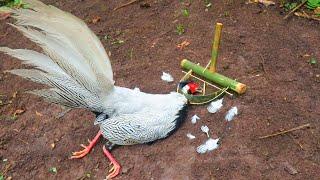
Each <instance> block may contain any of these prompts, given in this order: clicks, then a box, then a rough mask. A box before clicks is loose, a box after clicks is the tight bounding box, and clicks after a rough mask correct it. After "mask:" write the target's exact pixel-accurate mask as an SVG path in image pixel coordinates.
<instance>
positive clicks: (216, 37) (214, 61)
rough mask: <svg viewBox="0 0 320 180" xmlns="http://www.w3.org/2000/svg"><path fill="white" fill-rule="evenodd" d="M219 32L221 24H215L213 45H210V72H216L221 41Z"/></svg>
mask: <svg viewBox="0 0 320 180" xmlns="http://www.w3.org/2000/svg"><path fill="white" fill-rule="evenodd" d="M221 30H222V23H217V24H216V28H215V31H214V39H213V45H212V51H211V61H210V67H209V71H210V72H216V64H217V59H218V50H219V45H220V39H221Z"/></svg>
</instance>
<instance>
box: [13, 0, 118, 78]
mask: <svg viewBox="0 0 320 180" xmlns="http://www.w3.org/2000/svg"><path fill="white" fill-rule="evenodd" d="M24 2H25V3H28V4H29V5H30V7H31V8H32V9H33V10H34V11H31V13H30V10H27V9H24V10H23V9H22V10H21V9H19V10H17V11H16V12H14V13H15V18H16V19H17V20H18V23H17V24H18V25H22V26H31V27H36V28H38V29H41V30H42V31H44V32H45V33H46V34H49V35H51V36H54V37H55V38H58V39H59V41H61V42H63V43H64V44H67V45H69V46H70V47H71V48H73V49H74V50H77V51H79V52H81V53H82V55H83V56H84V58H85V59H86V60H87V61H88V63H89V64H90V65H92V68H93V69H94V70H95V73H98V74H99V73H100V74H103V75H104V77H105V78H108V79H109V80H111V82H113V75H112V70H111V64H110V61H109V58H108V56H107V54H106V52H105V50H104V48H103V46H102V44H101V42H100V41H99V39H98V38H97V36H96V35H95V34H94V33H93V32H92V31H91V30H90V29H89V28H88V27H87V25H86V24H85V23H84V22H83V21H81V20H80V19H78V18H77V17H75V16H73V15H72V14H70V13H67V12H64V11H62V10H60V9H57V8H55V7H53V6H47V5H45V4H43V3H41V2H39V1H36V0H25V1H24Z"/></svg>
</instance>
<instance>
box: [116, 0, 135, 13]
mask: <svg viewBox="0 0 320 180" xmlns="http://www.w3.org/2000/svg"><path fill="white" fill-rule="evenodd" d="M139 1H141V0H132V1H130V2H128V3H125V4H122V5H120V6H118V7H116V8H114V9H113V10H114V11H116V10H118V9H121V8H124V7H126V6H129V5H131V4H134V3H136V2H139Z"/></svg>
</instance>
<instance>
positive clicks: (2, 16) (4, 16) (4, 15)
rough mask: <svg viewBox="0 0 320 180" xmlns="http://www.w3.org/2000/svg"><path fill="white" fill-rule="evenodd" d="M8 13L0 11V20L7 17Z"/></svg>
mask: <svg viewBox="0 0 320 180" xmlns="http://www.w3.org/2000/svg"><path fill="white" fill-rule="evenodd" d="M10 15H11V14H10V13H0V20H5V19H8V18H9V17H10Z"/></svg>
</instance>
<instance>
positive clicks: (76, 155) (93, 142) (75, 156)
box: [71, 131, 102, 159]
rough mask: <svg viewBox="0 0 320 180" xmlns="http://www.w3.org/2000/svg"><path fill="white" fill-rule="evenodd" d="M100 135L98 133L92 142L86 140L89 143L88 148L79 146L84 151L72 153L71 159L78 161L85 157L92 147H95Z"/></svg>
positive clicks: (100, 133)
mask: <svg viewBox="0 0 320 180" xmlns="http://www.w3.org/2000/svg"><path fill="white" fill-rule="evenodd" d="M101 135H102V132H101V131H99V132H98V134H97V135H96V136H95V137H94V138H93V140H92V141H90V140H88V141H89V145H88V146H85V145H83V144H81V146H82V147H83V148H84V149H83V150H81V151H78V152H74V153H72V156H71V159H78V158H82V157H84V156H86V155H87V154H88V153H89V152H90V151H91V149H92V148H93V147H94V145H96V143H97V142H98V139H99V138H100V136H101Z"/></svg>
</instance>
